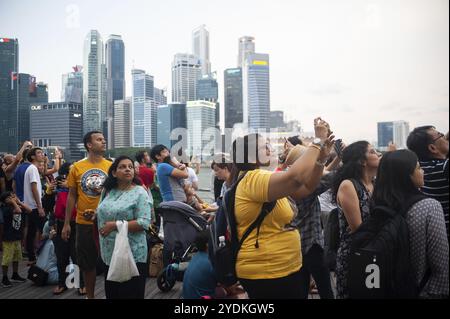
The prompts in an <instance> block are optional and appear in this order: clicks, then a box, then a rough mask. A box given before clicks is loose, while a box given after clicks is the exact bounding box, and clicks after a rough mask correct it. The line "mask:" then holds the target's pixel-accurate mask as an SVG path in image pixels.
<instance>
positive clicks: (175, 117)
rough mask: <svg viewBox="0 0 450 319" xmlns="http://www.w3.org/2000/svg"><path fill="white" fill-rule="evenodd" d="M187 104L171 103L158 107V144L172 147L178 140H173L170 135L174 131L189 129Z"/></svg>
mask: <svg viewBox="0 0 450 319" xmlns="http://www.w3.org/2000/svg"><path fill="white" fill-rule="evenodd" d="M186 115H187V114H186V104H185V103H171V104H167V105H160V106H158V124H157V125H158V132H157V144H163V145H165V146H167V147H172V146H173V145H175V144H176V143H177V141H178V140H171V139H170V134H171V132H172V131H173V130H174V129H177V128H184V129H186V128H187V118H186Z"/></svg>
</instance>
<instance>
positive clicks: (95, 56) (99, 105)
mask: <svg viewBox="0 0 450 319" xmlns="http://www.w3.org/2000/svg"><path fill="white" fill-rule="evenodd" d="M83 63H84V65H83V68H84V72H83V132H84V133H87V132H89V131H92V130H100V131H103V132H104V130H103V128H104V123H105V122H106V92H105V89H106V67H105V64H104V59H103V41H102V38H101V36H100V34H99V33H98V31H97V30H91V31H90V32H89V33H88V34H87V36H86V38H85V40H84V61H83Z"/></svg>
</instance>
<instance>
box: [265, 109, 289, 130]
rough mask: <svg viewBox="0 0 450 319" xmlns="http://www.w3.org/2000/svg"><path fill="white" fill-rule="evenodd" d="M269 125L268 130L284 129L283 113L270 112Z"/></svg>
mask: <svg viewBox="0 0 450 319" xmlns="http://www.w3.org/2000/svg"><path fill="white" fill-rule="evenodd" d="M269 123H270V128H276V129H284V128H286V123H284V112H283V111H271V112H270V119H269Z"/></svg>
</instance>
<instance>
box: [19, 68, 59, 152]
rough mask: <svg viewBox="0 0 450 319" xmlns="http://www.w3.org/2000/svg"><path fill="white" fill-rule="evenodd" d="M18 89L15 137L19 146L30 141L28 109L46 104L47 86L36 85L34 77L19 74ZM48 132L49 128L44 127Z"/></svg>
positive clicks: (43, 84)
mask: <svg viewBox="0 0 450 319" xmlns="http://www.w3.org/2000/svg"><path fill="white" fill-rule="evenodd" d="M17 89H18V95H19V96H18V101H17V110H18V124H17V137H18V140H19V144H22V143H23V142H24V141H27V140H29V139H30V107H31V105H33V104H39V103H48V90H47V84H45V83H42V82H40V83H36V77H34V76H32V75H29V74H25V73H19V81H18V83H17ZM46 127H47V129H48V130H51V127H49V126H48V125H47V126H46Z"/></svg>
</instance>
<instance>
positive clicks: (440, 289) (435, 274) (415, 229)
mask: <svg viewBox="0 0 450 319" xmlns="http://www.w3.org/2000/svg"><path fill="white" fill-rule="evenodd" d="M406 222H407V223H408V227H409V244H410V253H411V264H412V267H413V269H414V276H415V278H416V283H417V285H419V283H420V282H421V281H422V279H423V278H424V276H425V274H426V271H427V269H430V270H431V275H430V277H429V279H428V280H427V282H426V284H425V287H424V288H423V290H422V292H421V294H420V295H421V297H423V298H436V297H445V296H447V297H448V295H449V292H448V286H449V277H448V272H449V262H448V257H449V256H448V254H449V253H448V249H449V248H448V238H447V232H446V230H445V220H444V213H443V210H442V206H441V204H440V203H439V202H438V201H437V200H435V199H431V198H427V199H423V200H421V201H420V202H418V203H416V204H414V205H413V206H412V207H411V208H410V209H409V211H408V213H407V215H406Z"/></svg>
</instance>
